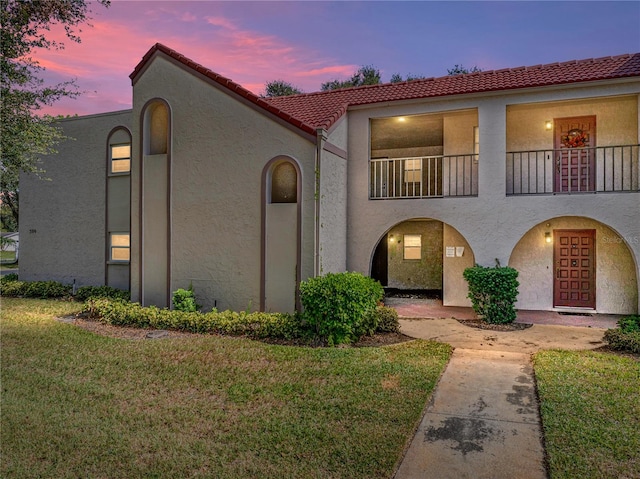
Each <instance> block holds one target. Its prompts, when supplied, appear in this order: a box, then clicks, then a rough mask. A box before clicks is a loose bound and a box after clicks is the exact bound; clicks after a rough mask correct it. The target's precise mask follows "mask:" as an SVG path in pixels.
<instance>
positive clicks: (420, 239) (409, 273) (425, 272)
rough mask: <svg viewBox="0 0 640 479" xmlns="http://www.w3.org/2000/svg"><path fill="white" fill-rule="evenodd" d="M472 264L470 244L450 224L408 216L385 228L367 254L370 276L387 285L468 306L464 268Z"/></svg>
mask: <svg viewBox="0 0 640 479" xmlns="http://www.w3.org/2000/svg"><path fill="white" fill-rule="evenodd" d="M473 265H474V256H473V251H472V250H471V247H470V246H469V244H468V242H467V241H466V240H465V238H464V237H463V236H462V235H461V234H460V233H459V232H458V231H457V230H456V229H455V228H453V227H452V226H450V225H448V224H446V223H443V222H442V221H439V220H436V219H430V218H412V219H408V220H405V221H402V222H399V223H397V224H396V225H394V226H392V227H391V228H389V229H388V230H387V231H386V232H384V234H383V235H382V236H381V237H380V239H379V241H378V243H377V244H376V247H375V248H374V250H373V251H372V255H371V267H370V271H371V273H370V274H371V277H372V278H374V279H377V280H378V281H380V283H381V284H382V285H383V286H385V288H387V289H394V290H422V291H426V292H428V293H429V294H437V295H439V296H440V297H441V298H442V300H443V304H444V305H450V306H468V305H469V304H470V303H469V300H468V298H467V291H468V290H467V284H466V282H465V281H464V278H463V277H462V272H463V271H464V270H465V268H468V267H470V266H473Z"/></svg>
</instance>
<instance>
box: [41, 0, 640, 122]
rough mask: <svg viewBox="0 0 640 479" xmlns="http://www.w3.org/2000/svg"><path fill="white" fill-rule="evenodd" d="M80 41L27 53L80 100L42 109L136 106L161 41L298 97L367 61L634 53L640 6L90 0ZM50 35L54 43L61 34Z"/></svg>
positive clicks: (385, 64)
mask: <svg viewBox="0 0 640 479" xmlns="http://www.w3.org/2000/svg"><path fill="white" fill-rule="evenodd" d="M91 8H92V13H91V17H92V19H91V21H90V23H91V26H87V25H84V26H83V27H82V32H81V34H80V36H81V39H82V42H81V43H79V44H76V43H74V42H71V41H65V48H64V49H63V50H49V51H48V50H40V51H34V52H33V54H32V58H33V59H35V60H37V61H38V62H39V63H40V65H41V66H43V67H45V70H44V72H42V77H43V78H44V79H45V81H46V82H47V83H48V84H53V83H58V82H63V81H68V80H72V79H73V80H75V82H76V83H77V85H78V87H79V89H80V90H81V91H82V92H83V94H82V95H81V96H80V97H79V98H78V99H75V100H67V99H65V100H63V101H60V102H58V103H56V104H55V105H54V106H52V107H48V108H46V109H45V110H42V111H41V112H43V113H48V114H53V115H58V114H62V115H74V114H78V115H86V114H94V113H104V112H109V111H117V110H123V109H128V108H131V95H132V89H131V80H130V79H129V74H130V73H131V72H132V71H133V70H134V68H135V66H136V65H137V64H138V63H139V62H140V60H141V59H142V57H143V56H144V54H145V53H146V52H147V51H148V50H149V49H150V48H151V47H152V46H153V45H154V44H155V43H157V42H160V43H162V44H164V45H166V46H168V47H170V48H172V49H174V50H176V51H178V52H179V53H181V54H183V55H184V56H186V57H187V58H189V59H191V60H193V61H195V62H197V63H200V64H202V65H204V66H205V67H207V68H209V69H211V70H213V71H214V72H216V73H218V74H220V75H223V76H225V77H227V78H230V79H232V80H233V81H235V82H236V83H239V84H240V85H242V86H243V87H245V88H247V89H249V90H251V91H252V92H254V93H256V94H261V93H263V92H264V87H265V84H266V83H267V82H269V81H273V80H284V81H287V82H289V83H291V84H293V85H295V86H296V87H298V88H299V89H301V90H303V91H305V92H312V91H318V90H320V85H321V84H322V83H323V82H326V81H330V80H334V79H340V80H344V79H347V78H349V77H350V76H351V75H352V74H353V73H354V72H355V71H356V70H357V69H358V68H359V67H360V66H364V65H373V66H374V67H376V68H377V69H379V70H380V72H381V73H382V79H383V81H385V82H386V81H389V80H390V78H391V75H392V74H394V73H399V74H401V75H403V76H405V77H406V76H407V75H408V74H412V75H421V76H425V77H439V76H444V75H446V74H447V69H450V68H452V67H453V66H454V65H464V66H466V67H469V68H470V67H473V66H477V67H479V68H481V69H482V70H494V69H502V68H514V67H519V66H531V65H538V64H546V63H554V62H562V61H569V60H579V59H586V58H598V57H603V56H611V55H620V54H624V53H635V52H640V2H638V1H623V2H616V1H605V2H599V1H568V2H561V1H536V2H527V1H499V2H488V1H487V2H485V1H471V2H467V1H447V2H439V1H408V2H404V1H363V2H356V1H338V2H320V1H285V2H271V1H257V2H248V1H226V2H219V1H196V2H194V1H178V0H173V1H159V0H149V1H127V0H112V2H111V6H110V7H109V8H104V7H102V6H100V5H97V4H92V7H91ZM62 32H63V30H62V29H61V28H56V27H54V28H52V30H51V33H50V35H51V37H52V38H57V39H62V38H63V36H64V35H63V33H62Z"/></svg>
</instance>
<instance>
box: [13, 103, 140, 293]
mask: <svg viewBox="0 0 640 479" xmlns="http://www.w3.org/2000/svg"><path fill="white" fill-rule="evenodd" d="M59 125H60V127H61V128H62V129H63V131H64V134H65V135H66V136H69V137H71V138H74V140H69V141H64V142H62V143H60V144H59V145H58V147H57V149H58V153H57V154H55V155H50V156H46V157H44V158H43V163H42V166H43V168H44V169H45V170H46V174H45V177H47V178H49V179H50V181H43V180H38V179H37V178H35V177H34V176H32V175H22V176H21V179H20V233H21V235H20V279H23V280H25V281H40V280H55V281H60V282H63V283H72V282H73V280H74V279H75V280H76V285H77V286H83V285H102V284H104V283H105V261H106V242H105V241H106V240H105V229H106V208H105V194H106V189H105V188H106V165H107V141H108V135H109V132H110V131H111V130H112V129H113V128H115V127H116V126H125V127H127V128H130V126H131V112H130V111H122V112H114V113H107V114H102V115H92V116H86V117H79V118H71V119H67V120H62V121H60V122H59Z"/></svg>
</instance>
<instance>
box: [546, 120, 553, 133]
mask: <svg viewBox="0 0 640 479" xmlns="http://www.w3.org/2000/svg"><path fill="white" fill-rule="evenodd" d="M552 128H553V122H552V121H551V120H546V121H545V122H544V129H545V130H547V131H551V129H552Z"/></svg>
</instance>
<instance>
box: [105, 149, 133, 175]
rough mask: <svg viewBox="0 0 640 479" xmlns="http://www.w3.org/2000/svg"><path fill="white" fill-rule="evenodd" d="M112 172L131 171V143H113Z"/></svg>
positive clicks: (111, 154)
mask: <svg viewBox="0 0 640 479" xmlns="http://www.w3.org/2000/svg"><path fill="white" fill-rule="evenodd" d="M110 149H111V152H110V156H111V161H110V165H111V173H116V174H117V173H129V172H130V171H131V144H130V143H125V144H120V145H111V147H110Z"/></svg>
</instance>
